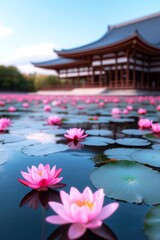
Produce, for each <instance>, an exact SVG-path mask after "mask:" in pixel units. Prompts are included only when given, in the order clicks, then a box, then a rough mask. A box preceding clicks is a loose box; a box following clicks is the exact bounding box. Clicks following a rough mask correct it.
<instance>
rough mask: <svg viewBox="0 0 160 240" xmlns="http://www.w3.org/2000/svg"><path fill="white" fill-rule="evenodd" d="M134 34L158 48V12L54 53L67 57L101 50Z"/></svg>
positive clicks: (159, 16) (159, 28)
mask: <svg viewBox="0 0 160 240" xmlns="http://www.w3.org/2000/svg"><path fill="white" fill-rule="evenodd" d="M135 32H138V34H139V36H141V38H142V39H144V41H145V42H146V43H148V44H149V45H152V46H154V47H156V48H160V12H159V13H156V14H152V15H149V16H146V17H144V18H139V19H135V20H133V21H129V22H126V23H122V24H118V25H114V26H109V28H108V31H107V33H106V34H105V35H104V36H102V37H101V38H100V39H98V40H97V41H95V42H92V43H90V44H87V45H84V46H80V47H77V48H72V49H62V50H61V51H55V52H56V53H57V54H58V55H60V56H61V55H63V54H64V56H65V55H66V56H67V54H73V53H78V52H86V51H91V50H95V49H99V48H103V47H107V46H110V45H113V44H116V43H118V42H121V41H123V40H124V39H127V38H129V37H131V36H132V35H133V34H134V33H135Z"/></svg>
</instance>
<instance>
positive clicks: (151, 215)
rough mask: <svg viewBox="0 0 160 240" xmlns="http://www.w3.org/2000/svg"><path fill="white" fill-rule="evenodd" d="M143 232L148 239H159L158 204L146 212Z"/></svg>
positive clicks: (159, 216) (159, 220)
mask: <svg viewBox="0 0 160 240" xmlns="http://www.w3.org/2000/svg"><path fill="white" fill-rule="evenodd" d="M144 232H145V234H146V236H147V237H148V239H149V240H159V239H160V206H156V207H153V208H152V209H151V210H149V212H148V213H147V214H146V216H145V219H144Z"/></svg>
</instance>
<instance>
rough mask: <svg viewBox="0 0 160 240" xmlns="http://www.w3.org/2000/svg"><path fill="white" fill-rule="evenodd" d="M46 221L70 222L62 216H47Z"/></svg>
mask: <svg viewBox="0 0 160 240" xmlns="http://www.w3.org/2000/svg"><path fill="white" fill-rule="evenodd" d="M45 220H46V222H49V223H52V224H67V223H68V222H67V221H66V220H64V219H62V218H61V217H60V216H56V215H55V216H54V215H53V216H49V217H46V219H45Z"/></svg>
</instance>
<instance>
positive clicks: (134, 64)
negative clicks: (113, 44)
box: [133, 54, 136, 88]
mask: <svg viewBox="0 0 160 240" xmlns="http://www.w3.org/2000/svg"><path fill="white" fill-rule="evenodd" d="M133 88H136V54H135V56H134V63H133Z"/></svg>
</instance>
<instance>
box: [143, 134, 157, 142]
mask: <svg viewBox="0 0 160 240" xmlns="http://www.w3.org/2000/svg"><path fill="white" fill-rule="evenodd" d="M144 137H145V138H146V139H148V140H150V141H153V142H159V143H160V134H159V135H156V134H147V135H145V136H144Z"/></svg>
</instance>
